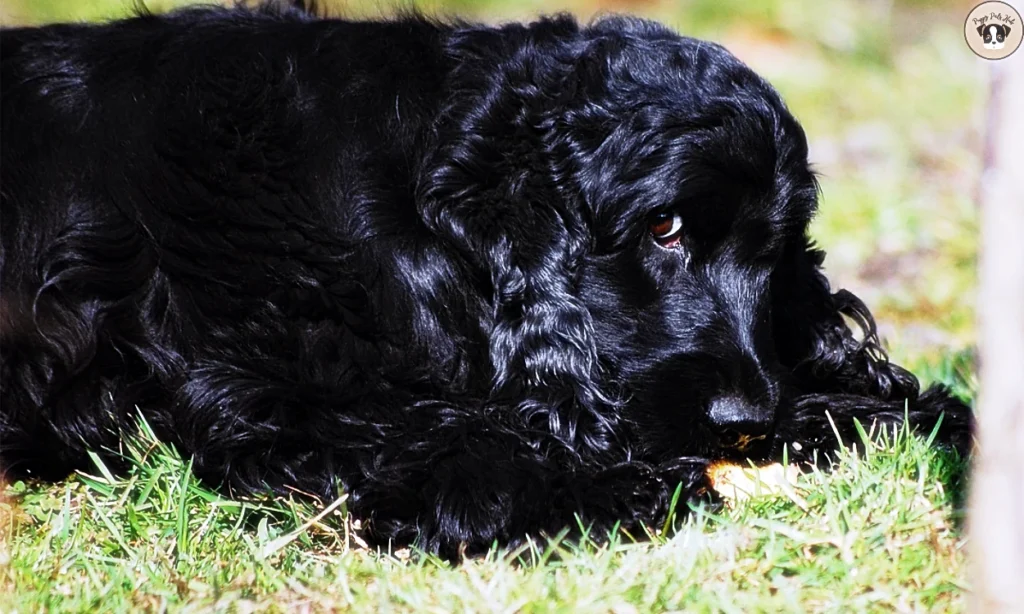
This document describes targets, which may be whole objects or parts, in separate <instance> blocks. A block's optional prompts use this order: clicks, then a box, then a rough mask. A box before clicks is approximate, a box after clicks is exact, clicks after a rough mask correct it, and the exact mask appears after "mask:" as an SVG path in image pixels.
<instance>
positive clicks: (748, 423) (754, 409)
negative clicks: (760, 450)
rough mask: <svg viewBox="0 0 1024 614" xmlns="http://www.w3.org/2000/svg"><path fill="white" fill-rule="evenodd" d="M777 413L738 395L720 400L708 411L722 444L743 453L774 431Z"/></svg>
mask: <svg viewBox="0 0 1024 614" xmlns="http://www.w3.org/2000/svg"><path fill="white" fill-rule="evenodd" d="M774 413H775V412H773V411H771V410H770V409H766V408H764V407H762V406H760V405H755V404H753V403H750V402H749V401H747V400H745V399H743V398H742V397H739V396H732V395H729V396H724V397H719V398H717V399H715V400H713V401H712V402H711V405H710V407H709V408H708V419H709V420H710V422H711V426H712V427H714V429H715V430H716V431H717V432H718V435H719V437H720V438H721V442H722V445H724V446H726V447H730V448H737V449H740V450H742V449H743V448H745V447H747V445H749V444H750V442H751V441H754V440H757V439H764V437H765V436H766V435H768V432H769V431H770V430H771V428H772V422H773V421H774V417H775V416H774Z"/></svg>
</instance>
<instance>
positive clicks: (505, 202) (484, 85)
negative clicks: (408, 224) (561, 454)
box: [419, 19, 600, 438]
mask: <svg viewBox="0 0 1024 614" xmlns="http://www.w3.org/2000/svg"><path fill="white" fill-rule="evenodd" d="M576 28H577V26H576V25H575V23H574V22H570V21H567V20H561V19H560V20H553V21H549V22H541V23H540V24H535V25H534V26H531V28H530V29H529V30H526V29H524V28H522V26H508V27H506V28H505V30H506V31H507V32H506V36H505V37H503V38H502V39H497V38H494V37H495V35H494V32H493V31H491V30H480V31H476V32H472V31H470V32H463V33H461V34H460V36H461V37H462V38H461V39H460V40H459V41H456V43H454V44H453V49H452V50H451V52H452V53H454V54H456V55H457V56H459V57H460V59H461V62H460V66H461V67H462V68H460V69H459V70H458V71H457V72H456V75H455V77H454V78H455V79H456V80H457V81H458V83H457V86H458V87H459V88H460V89H462V91H464V92H475V93H476V95H473V96H466V97H465V98H464V99H460V102H459V103H458V105H459V106H455V107H452V108H449V109H448V110H447V113H446V115H447V122H448V123H447V124H446V125H445V126H444V128H443V129H442V131H441V133H440V139H441V143H440V147H439V148H438V153H437V155H436V156H435V158H434V159H433V160H431V161H428V164H427V166H426V171H425V174H424V179H423V191H422V192H421V194H420V198H419V204H420V209H421V215H422V216H423V219H424V221H425V223H426V224H427V225H428V226H429V227H430V228H431V229H432V230H433V232H435V233H436V234H438V235H440V236H441V237H443V238H444V239H445V240H446V242H448V243H449V244H451V245H454V246H455V247H456V248H457V249H458V250H459V251H460V252H461V254H462V256H463V257H464V258H465V259H467V260H468V261H470V262H471V263H472V264H473V265H474V267H475V268H477V269H479V270H482V271H484V272H485V275H486V276H487V278H488V279H486V281H487V282H489V288H488V290H487V293H488V294H489V295H490V296H489V297H487V298H489V299H490V309H491V310H492V313H491V318H490V322H488V323H487V325H489V326H490V331H489V338H490V355H491V362H492V366H493V368H494V394H495V395H496V396H499V397H502V398H520V399H522V398H526V399H533V401H535V402H536V403H534V405H535V407H534V408H533V409H529V410H528V411H529V412H530V413H531V415H533V414H536V413H540V414H546V413H549V414H551V415H549V416H548V421H549V422H550V423H551V426H552V428H553V430H555V431H556V432H558V433H559V434H560V435H564V436H566V437H570V438H572V437H575V435H574V433H575V432H576V430H577V421H578V420H577V418H580V416H577V417H573V416H566V415H565V412H567V411H578V409H579V408H580V407H582V408H584V409H585V408H586V407H587V406H590V405H592V404H593V403H594V402H595V400H596V399H597V398H598V397H599V395H600V393H599V392H598V391H597V390H596V389H595V388H594V386H595V384H594V382H595V381H596V378H595V377H594V375H595V369H596V368H597V355H596V343H595V340H594V336H593V335H594V334H593V325H592V321H591V315H590V312H589V310H588V309H587V308H586V306H585V305H584V304H583V302H582V301H581V300H580V298H579V297H578V296H577V293H576V291H575V288H574V284H575V282H574V279H575V274H576V265H577V263H578V261H579V260H580V257H581V255H582V254H583V253H584V251H585V250H586V249H587V247H588V245H589V239H588V237H589V234H588V232H587V229H586V227H585V225H584V223H583V221H582V216H581V212H580V206H579V202H578V200H577V197H576V196H574V195H573V194H572V193H571V191H569V190H565V189H564V185H565V184H566V183H567V182H566V181H564V180H563V179H562V178H561V177H560V175H561V174H562V173H564V172H566V171H564V170H561V169H559V168H558V164H557V163H556V162H555V159H556V158H555V157H554V156H552V155H551V150H552V147H553V146H554V144H553V139H554V138H555V128H556V124H557V115H558V113H559V108H560V101H562V100H564V97H565V96H566V95H571V93H570V94H567V92H566V87H567V86H566V82H565V80H566V78H567V75H568V73H569V70H570V69H569V66H570V65H571V62H569V61H565V62H559V61H557V58H558V57H559V55H560V54H561V53H563V52H565V53H567V51H565V50H564V49H563V48H562V45H564V43H561V42H559V41H561V40H563V36H571V34H572V32H573V31H575V29H576ZM517 37H518V38H520V39H521V41H520V43H521V46H518V48H514V49H511V50H510V49H504V50H503V51H502V53H503V55H505V57H504V58H503V59H498V58H492V57H490V55H491V54H494V50H496V49H497V50H502V48H503V47H506V46H507V45H509V43H508V42H507V41H508V40H509V39H513V40H514V39H516V38H517ZM481 65H483V67H487V68H490V70H484V68H481V67H480V66H481ZM475 67H476V68H475ZM494 67H498V68H499V70H497V74H495V71H494V70H493V68H494ZM481 281H485V280H484V279H481ZM530 402H531V401H528V403H530ZM573 408H576V409H573ZM559 412H561V413H559ZM580 430H583V429H580Z"/></svg>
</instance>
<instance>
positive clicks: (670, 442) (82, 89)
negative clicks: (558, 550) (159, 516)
mask: <svg viewBox="0 0 1024 614" xmlns="http://www.w3.org/2000/svg"><path fill="white" fill-rule="evenodd" d="M0 45H2V49H0V61H2V64H0V67H2V72H0V85H2V139H0V164H2V167H0V168H2V184H0V198H2V201H0V202H2V209H0V211H2V216H3V219H2V227H0V250H2V251H0V283H2V292H3V294H2V303H0V337H2V338H0V343H2V345H0V353H2V367H0V378H2V379H0V382H2V393H0V461H2V463H3V467H4V470H5V471H6V472H7V474H8V475H9V476H23V475H30V476H36V477H40V478H44V479H49V480H56V479H60V478H62V477H64V476H65V475H67V474H68V472H70V471H72V470H74V469H76V468H82V467H85V466H87V465H88V464H89V462H88V458H87V455H86V451H87V450H98V451H102V450H116V449H117V445H118V440H119V438H120V437H121V436H122V435H123V434H124V433H126V432H129V431H131V430H132V428H133V425H135V423H136V414H135V412H136V409H135V408H136V406H137V407H139V408H141V411H142V412H143V413H144V415H145V417H146V419H147V420H148V421H149V423H150V424H151V425H152V426H153V428H154V429H155V431H156V432H157V434H158V435H159V436H160V437H161V438H163V439H165V440H166V441H168V442H171V443H173V444H174V445H175V446H177V447H178V448H179V449H180V450H181V451H182V452H183V453H184V454H186V455H190V456H192V457H193V458H194V468H195V471H196V473H197V474H198V475H199V476H200V477H201V478H202V479H203V480H205V481H206V482H207V483H209V484H211V485H215V486H219V487H222V488H224V489H227V490H228V491H230V492H235V493H244V492H252V491H263V490H265V489H267V488H269V489H272V490H276V491H280V490H283V489H285V487H286V486H292V487H295V488H298V489H300V490H304V491H308V492H312V493H316V494H318V495H320V496H323V497H328V498H330V497H332V496H333V495H334V493H335V492H336V487H337V484H339V483H340V484H341V485H343V486H344V488H345V489H346V490H347V492H349V493H350V495H351V499H350V508H351V510H352V511H353V512H354V513H356V514H357V515H360V516H362V517H364V518H366V519H367V520H368V529H367V531H368V533H369V535H370V537H372V538H374V539H377V540H394V541H395V542H405V543H408V542H415V543H417V544H418V545H419V546H421V547H423V548H425V549H426V550H429V551H434V552H439V553H441V554H443V555H447V556H452V555H454V554H455V553H456V552H457V551H458V548H459V546H460V544H464V545H465V546H466V549H467V551H468V552H469V553H475V552H480V551H482V550H484V549H486V548H487V547H488V546H490V545H491V543H492V542H494V541H495V540H497V541H498V542H501V543H516V542H517V541H519V540H521V539H522V538H523V537H524V536H525V535H531V534H532V535H536V534H539V533H543V532H550V533H555V532H557V531H559V530H560V529H562V528H564V527H566V526H567V525H573V524H574V516H575V515H577V514H578V515H580V516H581V518H582V520H583V522H584V523H587V524H590V525H592V526H594V527H595V528H596V529H597V530H605V529H608V528H610V527H612V526H613V525H614V523H616V522H622V523H623V526H625V527H627V528H629V527H636V526H637V525H638V524H640V523H655V522H658V521H659V520H660V519H661V518H662V517H663V515H664V514H665V513H666V507H667V505H668V500H669V499H670V495H671V493H672V492H673V491H674V490H675V488H676V487H677V485H678V484H680V483H682V485H683V493H684V496H685V497H686V498H695V497H701V496H704V495H705V493H707V492H708V491H709V490H710V485H709V483H708V479H707V477H706V471H705V470H706V466H707V464H708V463H709V462H711V461H714V460H717V459H723V458H744V457H750V458H753V459H755V460H759V461H761V460H770V459H773V458H780V457H781V455H782V451H783V448H784V447H785V446H786V444H790V443H793V442H797V443H800V444H801V446H800V450H799V451H795V450H793V449H790V450H789V458H790V459H794V460H802V459H806V458H810V457H811V456H812V455H813V454H815V453H816V452H817V453H819V454H820V453H822V452H825V451H827V450H828V449H830V448H833V447H834V446H835V439H836V438H835V435H834V433H833V427H832V425H831V424H830V423H829V420H828V419H827V417H826V411H827V412H829V413H830V414H831V418H832V420H833V421H834V423H835V425H836V428H837V429H838V430H839V431H840V433H841V434H842V435H843V436H844V437H846V438H847V441H849V440H850V438H852V437H853V436H854V432H855V431H854V423H853V421H854V419H859V420H861V421H863V422H864V423H865V424H867V423H870V422H872V421H878V422H881V423H885V424H900V423H902V421H903V420H904V416H905V415H909V417H910V420H911V422H912V423H913V426H914V427H916V428H918V429H919V430H923V431H930V430H932V429H933V428H934V427H935V425H936V424H937V423H939V421H940V416H942V418H941V427H940V430H939V435H938V441H939V442H940V443H942V444H945V445H950V446H953V447H956V448H958V449H961V450H964V449H966V447H967V445H968V443H969V440H970V422H971V417H970V416H971V414H970V410H969V408H967V407H966V406H964V405H963V404H962V403H960V402H959V401H956V400H954V399H953V398H952V397H951V396H950V395H949V394H948V393H947V392H946V391H945V390H943V389H941V388H933V389H931V390H929V391H927V392H925V393H924V394H919V390H918V383H917V380H916V379H915V378H914V377H913V376H912V375H911V374H910V373H908V372H907V371H905V370H903V369H901V368H900V367H898V366H896V365H893V364H891V363H889V362H888V361H887V360H886V358H885V355H884V353H883V352H882V351H881V349H880V348H879V344H878V340H877V337H876V335H875V333H874V323H873V321H872V317H871V315H870V313H869V312H868V310H867V309H866V308H865V306H864V305H863V304H862V303H861V302H860V301H859V300H858V299H857V298H856V297H854V296H853V295H851V294H849V293H847V292H838V293H832V292H831V291H830V289H829V285H828V282H827V281H826V279H825V277H824V276H823V275H822V273H821V264H822V258H823V253H822V252H820V251H818V250H817V249H815V248H814V247H813V246H812V245H811V244H810V243H809V241H808V239H807V236H806V232H807V225H808V222H809V220H810V219H811V216H812V214H813V213H814V211H815V207H816V196H817V194H816V184H815V180H814V177H813V174H812V172H811V170H810V169H809V167H808V163H807V145H806V140H805V137H804V134H803V131H802V130H801V128H800V126H799V125H798V124H797V122H796V121H795V120H794V118H793V117H792V116H791V115H790V113H789V112H788V111H787V110H786V108H785V106H784V105H783V103H782V101H781V100H780V98H779V96H778V94H776V92H775V91H774V90H773V89H772V88H771V87H770V86H769V85H768V84H767V83H766V82H765V81H763V80H762V79H761V78H759V77H758V76H757V75H755V74H754V73H753V72H751V71H750V70H749V69H748V68H747V67H746V66H744V65H743V64H741V63H740V62H739V61H738V60H736V59H735V58H734V57H733V56H731V55H730V54H729V53H727V52H726V51H725V50H724V49H722V48H721V47H719V46H717V45H714V44H710V43H707V42H702V41H697V40H693V39H689V38H683V37H680V36H678V35H676V34H674V33H672V32H671V31H669V30H667V29H665V28H663V27H661V26H659V25H657V24H654V23H650V22H646V21H641V20H637V19H629V18H620V17H614V18H606V19H602V20H600V21H597V22H596V23H593V24H592V25H589V26H580V25H578V24H577V23H576V22H575V21H574V20H573V19H571V18H568V17H555V18H550V19H542V20H540V21H537V22H536V23H532V24H529V25H518V24H513V25H507V26H503V27H484V26H475V25H467V24H458V25H443V24H438V23H433V22H431V21H429V20H425V19H422V18H418V17H407V18H400V19H397V20H394V21H389V22H362V23H355V22H346V21H340V20H329V19H318V18H315V17H313V16H312V15H310V14H308V13H306V12H303V11H297V10H292V9H280V8H278V9H270V8H264V9H258V10H246V9H241V8H236V9H201V10H186V11H182V12H177V13H174V14H172V15H170V16H162V17H157V16H148V15H142V16H139V17H136V18H133V19H128V20H124V21H118V22H114V23H110V24H107V25H99V26H81V25H60V26H49V27H44V28H26V29H8V30H4V31H3V32H2V35H0ZM659 213H664V214H666V215H668V216H669V217H670V216H672V215H678V216H679V217H680V219H681V221H682V228H683V231H682V236H681V239H680V244H679V246H673V247H668V248H666V247H663V246H660V245H658V244H656V242H655V241H654V240H653V238H652V235H651V231H650V227H651V223H652V222H651V219H652V216H653V215H656V214H659ZM844 316H845V317H848V318H850V319H852V320H853V321H854V322H856V323H858V324H859V325H860V327H862V328H863V329H864V332H865V337H864V338H863V339H861V340H858V339H857V337H856V336H855V335H854V334H853V332H852V331H851V329H850V328H849V327H848V325H847V323H846V321H845V320H844ZM110 456H113V454H110ZM110 460H112V461H115V460H116V459H115V458H111V459H110Z"/></svg>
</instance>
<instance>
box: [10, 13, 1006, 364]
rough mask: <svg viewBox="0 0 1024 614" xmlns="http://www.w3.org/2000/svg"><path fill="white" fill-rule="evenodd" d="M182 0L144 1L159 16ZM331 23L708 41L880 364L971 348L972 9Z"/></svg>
mask: <svg viewBox="0 0 1024 614" xmlns="http://www.w3.org/2000/svg"><path fill="white" fill-rule="evenodd" d="M140 1H141V0H2V4H0V20H2V22H3V23H4V24H5V25H13V24H26V23H45V22H52V21H78V20H101V19H109V18H113V17H118V16H124V15H126V14H129V13H130V12H131V11H132V7H133V5H134V4H136V2H140ZM187 1H188V0H146V1H145V5H146V6H147V7H148V8H149V9H150V10H153V11H164V10H169V9H171V8H174V7H175V6H180V5H182V4H185V3H186V2H187ZM318 4H319V6H320V9H321V12H325V13H328V14H332V15H335V16H352V17H363V16H381V15H387V14H388V13H391V12H393V11H394V10H395V9H396V8H408V7H410V6H415V7H417V8H418V9H420V10H421V11H423V12H426V13H428V14H434V15H460V16H464V17H469V18H475V19H480V20H484V21H502V20H509V19H523V18H529V17H531V16H534V15H537V14H539V13H542V12H555V11H570V12H573V13H575V14H576V15H578V16H580V17H581V18H584V19H585V18H589V17H591V16H593V15H595V14H600V13H607V12H629V13H635V14H641V15H645V16H649V17H653V18H655V19H658V20H660V21H662V22H664V23H666V24H668V25H671V26H673V27H674V28H676V29H677V30H678V31H679V32H681V33H684V34H688V35H692V36H698V37H702V38H707V39H711V40H715V41H718V42H721V43H723V44H725V45H726V46H727V47H728V48H730V49H731V50H732V51H733V53H735V54H736V55H737V56H739V57H740V58H741V59H743V60H744V61H746V62H747V63H748V64H750V65H751V66H752V67H753V68H754V69H755V70H757V71H759V72H760V73H761V74H763V75H764V76H766V77H767V78H768V79H769V80H770V81H772V82H773V83H774V84H775V85H776V87H777V88H778V89H779V90H780V91H781V92H782V94H783V96H784V97H785V98H786V100H787V101H788V103H789V105H790V107H791V108H792V110H793V111H794V113H795V114H796V116H797V117H798V118H799V119H800V120H801V121H802V122H803V124H804V127H805V128H806V130H807V133H808V136H809V138H810V140H811V159H812V162H813V163H814V165H815V167H816V169H817V171H818V172H819V173H820V176H821V186H822V190H823V197H822V207H821V212H820V214H819V215H818V218H817V220H816V222H815V224H814V228H813V234H814V236H815V237H816V238H817V240H818V241H819V243H820V244H822V245H823V246H824V247H825V248H826V250H827V251H828V253H829V256H828V258H827V260H826V267H827V269H828V272H829V275H830V277H831V278H832V280H833V282H834V284H835V286H836V287H846V288H848V289H850V290H852V291H853V292H855V293H856V294H858V295H860V296H861V297H862V298H864V299H865V301H867V303H868V304H869V305H870V306H871V307H872V308H873V309H874V310H875V313H876V316H877V318H878V320H879V323H880V332H881V334H882V336H883V337H884V338H886V339H887V340H888V342H889V345H890V347H891V349H892V353H893V355H894V356H895V357H896V358H899V359H900V360H906V361H909V362H911V363H912V364H919V363H920V362H921V361H927V362H930V363H935V362H936V361H937V360H938V359H940V358H941V360H938V362H947V361H948V359H949V358H950V356H953V357H954V360H955V361H957V362H959V358H956V357H962V356H966V355H967V353H965V350H966V349H967V348H970V347H971V346H972V345H973V343H974V340H975V327H974V290H975V284H976V281H975V262H976V257H977V247H978V230H977V226H978V222H977V207H976V195H977V192H978V180H979V176H980V170H981V150H982V143H983V126H984V105H985V99H986V88H987V66H986V64H985V62H984V61H983V60H980V59H978V58H976V57H975V56H974V55H973V54H972V53H971V51H970V50H969V49H968V48H967V46H966V44H965V43H964V38H963V36H964V35H963V24H964V19H965V17H966V15H967V13H968V12H969V11H970V9H971V8H972V7H973V5H974V2H973V1H969V2H959V1H957V2H951V1H943V0H940V1H938V2H926V1H924V0H917V1H914V0H768V1H763V2H759V1H756V0H744V1H741V0H672V1H664V0H548V1H544V0H522V1H518V2H516V1H512V0H425V1H423V2H400V3H399V2H389V1H388V0H372V1H366V0H320V2H319V3H318Z"/></svg>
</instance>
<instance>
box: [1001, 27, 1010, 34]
mask: <svg viewBox="0 0 1024 614" xmlns="http://www.w3.org/2000/svg"><path fill="white" fill-rule="evenodd" d="M1009 35H1010V26H1007V25H1004V26H1003V36H1009Z"/></svg>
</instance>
